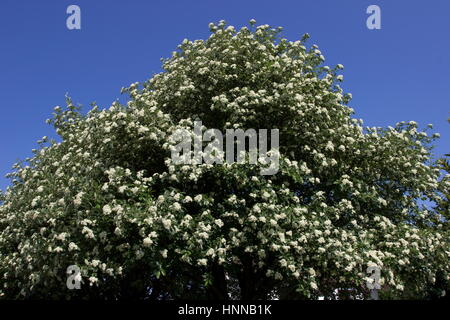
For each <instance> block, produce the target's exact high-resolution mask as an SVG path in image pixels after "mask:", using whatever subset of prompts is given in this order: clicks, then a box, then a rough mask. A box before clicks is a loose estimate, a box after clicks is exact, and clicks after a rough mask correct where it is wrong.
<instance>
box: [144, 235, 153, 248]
mask: <svg viewBox="0 0 450 320" xmlns="http://www.w3.org/2000/svg"><path fill="white" fill-rule="evenodd" d="M152 244H153V240H152V239H150V238H149V237H147V238H145V239H144V247H150V246H151V245H152Z"/></svg>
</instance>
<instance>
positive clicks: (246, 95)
mask: <svg viewBox="0 0 450 320" xmlns="http://www.w3.org/2000/svg"><path fill="white" fill-rule="evenodd" d="M210 29H211V32H212V34H211V36H210V37H209V38H208V39H207V40H195V41H188V40H184V41H183V42H182V44H181V45H180V46H179V47H178V49H177V51H175V52H174V53H173V56H172V57H171V58H169V59H167V60H165V61H164V63H163V68H164V71H163V72H161V73H159V74H156V75H154V76H153V77H152V78H151V79H150V80H149V81H147V82H146V83H144V84H143V85H139V84H137V83H136V84H132V85H131V86H130V87H129V88H126V89H124V90H123V91H125V92H127V93H129V95H130V101H129V102H128V105H127V106H122V105H119V103H113V105H112V106H111V107H110V108H109V109H107V110H100V109H99V108H98V107H96V106H94V107H93V108H92V109H91V110H90V111H89V112H88V113H87V114H82V113H81V112H80V111H79V110H78V108H77V107H75V106H74V104H73V103H72V102H71V100H70V99H68V107H67V108H66V109H62V108H59V107H56V108H55V113H54V117H53V118H52V119H50V120H49V123H51V124H53V125H54V126H55V128H56V132H57V133H58V134H59V135H60V136H61V138H62V139H61V140H62V141H61V142H56V141H53V140H52V141H49V139H48V138H47V137H44V139H42V140H41V141H39V144H40V147H39V149H38V150H33V152H34V156H33V157H32V158H30V159H27V162H25V163H23V164H17V165H16V166H15V169H16V170H15V171H14V172H13V173H11V174H10V177H11V179H12V186H11V187H10V188H8V190H7V191H6V192H5V193H4V194H3V195H2V201H3V202H2V205H1V206H0V296H3V297H5V298H26V297H55V298H71V297H80V296H89V297H94V296H95V297H101V298H102V297H103V298H111V297H115V298H120V297H122V296H125V293H124V292H127V293H129V292H130V291H132V290H135V292H137V293H136V295H139V294H143V295H145V294H149V291H148V288H150V287H151V288H161V287H162V288H163V289H162V291H165V292H166V294H167V296H168V297H172V298H180V297H181V298H183V297H188V296H189V294H190V292H194V291H195V296H194V297H204V296H206V295H207V292H209V291H208V287H209V286H214V285H215V283H216V280H217V279H216V278H215V277H216V275H217V272H216V271H217V270H221V271H222V272H224V273H226V275H227V279H228V281H229V288H231V287H233V286H237V287H238V288H239V289H238V290H237V291H236V292H237V293H230V294H235V297H244V298H245V297H247V298H248V297H250V298H254V297H256V296H258V297H268V296H269V294H275V295H277V296H279V297H280V298H283V297H310V298H314V297H317V296H320V295H325V296H329V295H331V294H332V293H333V292H334V290H335V289H336V288H342V287H344V288H354V289H355V290H358V291H359V292H360V293H362V294H367V288H366V277H367V274H366V273H365V271H366V268H367V267H368V266H371V265H377V266H379V267H380V268H381V284H382V290H381V292H380V294H382V295H383V294H384V295H385V296H389V297H400V296H402V295H404V294H417V295H420V292H422V290H423V288H424V287H425V286H426V285H428V284H430V283H432V282H433V281H434V278H435V277H436V273H437V272H441V273H443V274H444V275H445V276H447V275H448V272H449V265H448V261H449V255H450V252H449V237H448V236H449V234H448V232H449V229H448V217H442V216H441V215H439V214H437V213H436V212H434V211H433V210H429V209H427V208H426V207H425V206H424V205H423V203H426V201H427V200H428V201H436V200H438V198H439V197H440V194H441V193H442V192H447V193H448V190H449V187H450V182H449V177H448V176H445V177H443V178H442V177H441V178H440V177H439V170H438V169H437V168H436V166H435V163H434V162H433V161H432V154H431V143H432V141H433V139H434V138H436V137H435V136H430V135H429V134H428V133H427V132H425V131H420V130H418V126H417V124H416V123H415V122H402V123H398V124H397V125H396V126H395V127H389V128H364V127H363V126H362V121H361V120H357V119H353V118H352V117H351V116H352V113H353V110H352V109H351V108H349V107H348V106H347V103H348V101H349V99H350V96H349V95H348V94H344V93H343V91H342V89H341V88H340V87H339V86H338V82H339V81H342V76H341V75H338V74H337V73H338V71H339V70H340V69H342V68H343V67H342V66H341V65H338V66H337V67H335V68H330V67H327V66H324V60H325V59H324V57H323V55H322V53H321V52H320V51H319V49H318V47H317V46H312V47H311V48H308V49H307V48H306V46H305V41H306V39H307V36H304V37H303V38H302V39H301V40H299V41H294V42H292V41H288V40H286V39H284V38H282V37H281V33H280V32H281V28H277V29H273V28H271V27H269V26H267V25H262V26H258V27H256V26H255V25H254V21H251V24H250V26H249V27H248V28H247V27H243V28H241V29H240V30H239V31H237V30H235V28H234V27H232V26H227V25H226V24H225V23H224V22H223V21H221V22H219V23H218V24H217V25H215V24H210ZM196 119H200V120H201V121H202V122H203V124H204V125H205V127H208V128H218V129H220V130H225V129H226V128H243V129H244V130H245V129H246V128H269V129H271V128H277V129H279V130H280V151H279V152H280V170H279V172H278V173H277V174H276V175H273V176H261V175H260V174H259V172H260V165H258V164H256V165H250V164H226V163H225V164H223V165H210V164H199V165H195V166H194V165H174V164H173V163H172V162H171V159H170V150H171V148H173V143H174V141H171V140H170V139H169V137H170V135H171V134H172V133H173V132H174V131H175V130H177V129H180V128H188V129H191V128H192V126H193V122H194V121H195V120H196ZM420 200H425V201H420ZM69 265H77V266H79V267H80V268H81V272H82V274H81V276H82V280H83V283H82V289H81V290H68V289H67V288H66V277H67V275H66V273H65V272H66V269H67V267H68V266H69ZM218 268H219V269H218ZM233 281H234V282H233ZM155 290H156V289H155ZM252 290H253V291H252ZM154 292H156V291H154ZM249 292H251V293H252V294H253V295H251V294H250V295H249ZM286 292H289V295H287V294H286Z"/></svg>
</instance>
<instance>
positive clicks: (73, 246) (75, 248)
mask: <svg viewBox="0 0 450 320" xmlns="http://www.w3.org/2000/svg"><path fill="white" fill-rule="evenodd" d="M78 249H79V248H78V246H77V245H76V244H75V243H73V242H71V243H69V251H73V250H78Z"/></svg>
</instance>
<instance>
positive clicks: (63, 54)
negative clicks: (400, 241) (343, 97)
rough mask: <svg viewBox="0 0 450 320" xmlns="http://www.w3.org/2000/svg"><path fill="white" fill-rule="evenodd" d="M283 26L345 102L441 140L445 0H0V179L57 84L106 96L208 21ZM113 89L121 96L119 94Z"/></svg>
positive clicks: (449, 92) (45, 114) (447, 44)
mask: <svg viewBox="0 0 450 320" xmlns="http://www.w3.org/2000/svg"><path fill="white" fill-rule="evenodd" d="M71 4H76V5H78V6H79V7H80V8H81V30H68V29H67V27H66V19H67V17H68V15H67V14H66V9H67V7H68V6H69V5H71ZM371 4H376V5H378V6H380V8H381V30H369V29H367V27H366V19H367V17H368V14H366V9H367V7H368V6H369V5H371ZM252 18H254V19H256V21H257V24H270V25H272V26H275V27H276V26H283V27H284V36H285V37H286V38H288V39H289V40H298V39H299V38H300V37H301V35H302V34H304V33H305V32H308V33H309V34H310V35H311V37H312V38H311V40H310V44H311V45H312V44H317V45H318V46H319V48H320V50H321V51H322V52H323V54H324V55H325V58H326V64H327V65H330V66H334V65H336V64H338V63H342V64H343V65H344V66H345V70H344V71H343V75H344V85H343V87H344V88H345V90H346V91H347V92H351V93H352V94H353V100H352V102H351V106H352V107H353V108H354V109H355V111H356V117H357V118H362V119H364V121H365V125H369V126H387V125H392V124H395V123H396V122H398V121H402V120H405V121H409V120H414V121H417V122H418V123H419V125H422V126H423V127H425V126H426V125H427V124H428V123H433V124H434V126H435V132H439V133H440V134H441V139H440V140H439V141H438V142H437V146H436V150H435V151H436V153H437V155H442V154H444V153H449V152H450V124H448V123H447V122H446V119H447V118H448V117H449V116H450V113H449V112H450V59H449V58H448V52H450V37H449V34H450V1H448V0H430V1H423V0H418V1H407V0H396V1H383V0H370V1H365V0H341V1H335V0H314V1H313V0H308V1H306V0H294V1H287V0H278V1H266V0H252V1H244V0H240V1H236V0H227V1H220V2H219V1H204V0H200V1H199V0H196V1H173V0H172V1H167V0H166V1H159V0H152V1H144V0H127V1H124V0H115V1H108V0H71V1H65V0H40V1H36V0H1V2H0V108H1V113H0V134H1V137H2V139H1V140H0V141H1V142H0V148H1V157H0V188H1V189H5V187H6V186H7V185H8V184H9V181H8V180H7V179H6V178H4V175H5V174H6V173H8V172H10V171H11V165H12V164H13V163H14V162H15V161H16V160H18V159H24V158H26V157H28V156H30V155H31V149H33V148H35V147H36V146H37V144H36V140H38V139H40V138H41V137H42V136H44V135H48V136H55V134H54V133H53V130H52V128H51V127H50V126H48V125H46V124H45V119H47V118H49V117H50V115H51V112H52V109H53V107H54V106H56V105H64V95H65V93H66V92H67V93H69V95H70V96H71V97H72V98H73V100H74V102H76V103H79V104H82V105H84V106H85V107H86V108H87V107H88V106H89V104H90V103H91V102H93V101H96V102H97V103H98V104H99V106H101V107H109V105H110V104H111V102H112V101H114V100H116V99H117V98H119V97H120V88H121V87H124V86H128V85H129V84H131V83H133V82H136V81H144V80H146V79H148V78H150V77H151V76H152V74H153V73H156V72H159V71H160V65H161V63H160V58H162V57H168V56H170V54H171V52H172V51H173V50H174V49H175V48H176V46H177V45H178V44H179V43H180V42H181V41H182V40H183V39H184V38H188V39H191V40H195V39H201V38H206V37H208V36H209V29H208V23H209V22H217V21H219V20H221V19H224V20H226V21H227V22H228V23H230V24H231V25H234V26H236V27H241V26H243V25H246V24H247V22H248V20H250V19H252ZM122 99H123V98H122Z"/></svg>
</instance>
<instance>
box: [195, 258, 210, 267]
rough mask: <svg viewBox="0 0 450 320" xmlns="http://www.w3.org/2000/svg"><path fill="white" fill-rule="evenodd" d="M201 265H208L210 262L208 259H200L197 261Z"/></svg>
mask: <svg viewBox="0 0 450 320" xmlns="http://www.w3.org/2000/svg"><path fill="white" fill-rule="evenodd" d="M197 263H198V265H199V266H206V265H207V264H208V260H206V259H198V261H197Z"/></svg>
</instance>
